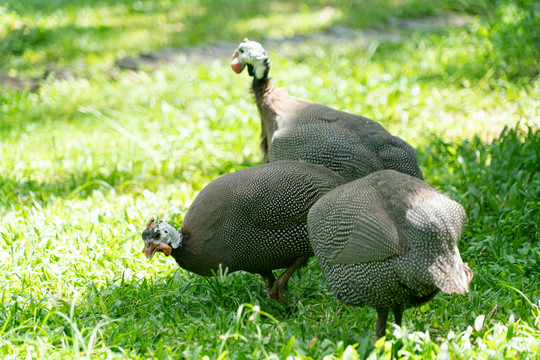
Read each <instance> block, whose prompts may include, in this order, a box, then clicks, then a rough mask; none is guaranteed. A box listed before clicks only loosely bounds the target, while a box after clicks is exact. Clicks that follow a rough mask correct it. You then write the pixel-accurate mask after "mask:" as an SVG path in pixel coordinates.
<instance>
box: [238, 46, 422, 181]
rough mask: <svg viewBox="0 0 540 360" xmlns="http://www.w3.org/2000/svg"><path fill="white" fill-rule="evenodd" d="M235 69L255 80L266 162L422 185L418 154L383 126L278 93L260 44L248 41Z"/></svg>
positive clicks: (283, 92)
mask: <svg viewBox="0 0 540 360" xmlns="http://www.w3.org/2000/svg"><path fill="white" fill-rule="evenodd" d="M231 67H232V69H233V70H234V72H236V73H238V74H239V73H241V72H242V70H243V69H244V68H245V67H247V69H248V73H249V75H250V76H252V77H253V83H252V89H253V93H254V94H255V100H256V102H257V107H258V109H259V113H260V116H261V150H262V152H263V157H264V162H271V161H278V160H304V161H309V162H312V163H315V164H319V165H323V166H325V167H327V168H329V169H331V170H334V171H336V172H337V173H339V174H340V175H342V176H344V177H345V178H346V179H347V180H349V181H351V180H354V179H358V178H361V177H363V176H366V175H368V174H371V173H372V172H375V171H377V170H383V169H393V170H397V171H400V172H402V173H405V174H409V175H411V176H415V177H417V178H419V179H422V180H423V175H422V171H421V170H420V166H419V165H418V160H417V158H416V152H415V150H414V149H413V148H412V147H411V146H410V145H409V144H407V143H406V142H405V141H403V140H402V139H400V138H398V137H395V136H392V135H391V134H390V133H388V131H386V130H385V129H384V128H383V127H382V126H381V125H380V124H378V123H376V122H374V121H372V120H370V119H367V118H365V117H362V116H357V115H353V114H349V113H346V112H343V111H338V110H334V109H331V108H329V107H326V106H323V105H319V104H317V103H314V102H311V101H308V100H303V99H299V98H296V97H294V96H291V95H289V94H288V93H287V91H285V90H284V89H281V88H274V86H273V84H272V81H271V79H270V78H269V77H268V73H269V71H270V61H269V59H268V54H267V52H266V50H265V49H264V48H263V47H262V46H261V44H259V43H258V42H255V41H249V40H247V39H244V41H243V42H242V43H240V45H239V46H238V48H237V49H236V50H235V51H234V54H233V60H232V62H231Z"/></svg>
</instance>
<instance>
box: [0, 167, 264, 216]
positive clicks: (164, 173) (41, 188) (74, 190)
mask: <svg viewBox="0 0 540 360" xmlns="http://www.w3.org/2000/svg"><path fill="white" fill-rule="evenodd" d="M240 160H241V161H240V163H233V162H231V161H230V160H228V161H223V162H221V163H219V166H216V167H209V166H204V167H203V166H202V162H203V161H204V160H202V159H201V160H200V163H199V164H197V163H196V162H193V163H190V164H185V166H183V167H178V166H177V167H175V170H174V171H171V170H168V169H167V164H166V163H164V164H161V166H160V165H157V166H156V167H154V168H151V169H150V170H147V171H146V173H145V175H144V177H141V176H140V175H139V173H140V172H139V170H138V169H142V168H144V167H145V166H147V165H148V164H147V163H146V164H145V163H144V161H140V162H136V163H134V164H133V166H134V168H135V169H134V170H119V169H118V168H116V167H113V168H112V170H111V171H110V172H109V173H108V175H106V176H100V175H96V173H95V172H93V171H92V170H91V169H89V170H85V171H79V170H78V169H70V170H65V171H63V172H59V173H57V174H56V175H57V177H56V178H55V179H47V180H42V181H38V180H33V179H23V180H22V181H21V180H20V179H14V178H11V177H8V176H6V175H5V174H2V175H0V184H1V186H0V199H1V200H0V205H1V206H4V207H5V208H10V207H11V206H12V205H16V206H24V205H27V204H28V203H29V204H33V203H39V204H40V205H41V206H46V205H47V204H48V203H49V202H51V201H54V200H55V199H56V198H63V199H64V200H69V199H84V198H87V197H89V196H91V195H92V193H93V191H95V190H101V191H103V190H104V191H105V192H108V191H111V190H113V191H118V192H121V193H129V194H132V195H137V194H141V193H142V192H143V191H147V190H150V191H153V192H155V191H156V190H157V186H158V185H159V184H174V183H182V182H185V183H190V182H191V180H190V179H191V178H192V177H193V173H194V172H196V173H198V174H199V173H200V175H201V176H202V177H203V178H205V179H216V178H218V177H220V176H222V175H225V174H228V173H229V172H232V171H236V170H240V169H243V168H246V167H252V166H257V165H260V163H258V162H255V161H254V160H252V159H248V158H242V159H240ZM104 166H105V165H104ZM141 171H142V170H141ZM201 176H197V178H199V177H201ZM194 185H195V186H200V184H194Z"/></svg>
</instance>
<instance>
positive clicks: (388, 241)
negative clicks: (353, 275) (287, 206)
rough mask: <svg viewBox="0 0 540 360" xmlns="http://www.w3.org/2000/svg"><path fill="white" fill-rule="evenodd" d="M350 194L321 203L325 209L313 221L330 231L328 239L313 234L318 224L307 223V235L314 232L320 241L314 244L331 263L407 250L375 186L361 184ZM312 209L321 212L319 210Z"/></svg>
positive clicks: (372, 258)
mask: <svg viewBox="0 0 540 360" xmlns="http://www.w3.org/2000/svg"><path fill="white" fill-rule="evenodd" d="M349 195H351V194H348V195H347V194H344V196H341V197H339V198H336V199H334V201H330V202H328V203H326V204H323V207H326V209H325V210H323V212H321V214H320V216H322V217H324V218H321V217H320V216H319V219H317V220H316V221H315V222H316V223H318V224H322V226H321V229H323V228H326V229H330V231H328V230H326V232H327V233H328V232H331V236H330V237H329V238H326V237H325V234H315V233H316V232H317V227H318V226H317V225H316V224H315V226H313V224H311V223H308V226H309V227H310V235H311V233H314V234H313V235H314V236H315V237H316V238H317V239H318V240H317V241H318V242H319V244H317V245H315V244H314V246H317V247H318V248H319V249H320V251H322V252H323V255H324V256H325V257H326V258H327V259H328V261H329V262H330V263H334V264H338V263H339V264H356V263H364V262H373V261H382V260H384V259H387V258H390V257H395V256H399V255H402V254H404V253H406V252H407V251H408V248H409V246H408V244H407V242H406V240H405V237H404V236H402V234H401V233H400V231H399V229H398V227H397V226H396V224H395V223H394V221H393V220H392V218H391V217H390V216H389V214H388V213H387V212H386V210H385V209H384V207H383V205H382V203H381V201H380V200H379V198H378V195H377V191H376V189H374V188H373V187H367V186H366V187H362V189H361V192H360V193H355V194H353V196H349ZM323 199H324V198H323ZM314 211H315V212H320V211H321V209H319V208H316V209H315V210H314ZM314 215H315V214H314ZM310 217H311V214H310ZM314 217H316V216H314ZM325 222H326V224H324V223H325ZM322 231H324V230H322Z"/></svg>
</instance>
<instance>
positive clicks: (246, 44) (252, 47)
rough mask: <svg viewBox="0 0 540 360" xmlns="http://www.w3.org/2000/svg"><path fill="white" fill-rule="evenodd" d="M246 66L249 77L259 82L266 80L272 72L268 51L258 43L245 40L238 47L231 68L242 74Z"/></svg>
mask: <svg viewBox="0 0 540 360" xmlns="http://www.w3.org/2000/svg"><path fill="white" fill-rule="evenodd" d="M246 66H247V68H248V72H249V75H250V76H253V77H255V78H256V79H259V80H260V79H264V78H266V77H267V76H268V71H269V70H270V61H269V60H268V53H267V52H266V50H264V48H263V47H262V45H261V44H259V43H258V42H256V41H249V40H248V39H244V41H242V42H241V43H240V45H238V47H237V48H236V50H235V51H234V54H233V60H232V62H231V67H232V69H233V70H234V72H235V73H237V74H240V73H241V72H242V70H244V68H245V67H246Z"/></svg>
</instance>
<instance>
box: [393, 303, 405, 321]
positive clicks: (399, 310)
mask: <svg viewBox="0 0 540 360" xmlns="http://www.w3.org/2000/svg"><path fill="white" fill-rule="evenodd" d="M403 308H404V306H403V304H400V305H398V306H396V307H395V308H394V321H395V322H396V325H399V326H401V320H402V319H403Z"/></svg>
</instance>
